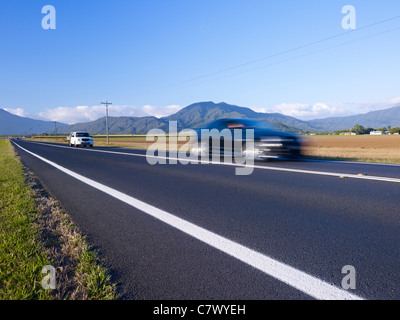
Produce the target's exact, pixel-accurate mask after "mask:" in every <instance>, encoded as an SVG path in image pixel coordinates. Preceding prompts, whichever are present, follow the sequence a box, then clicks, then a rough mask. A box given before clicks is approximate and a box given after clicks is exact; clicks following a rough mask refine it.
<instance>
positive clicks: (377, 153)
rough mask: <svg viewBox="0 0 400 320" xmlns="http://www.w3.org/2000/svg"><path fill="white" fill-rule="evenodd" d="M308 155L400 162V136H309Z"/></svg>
mask: <svg viewBox="0 0 400 320" xmlns="http://www.w3.org/2000/svg"><path fill="white" fill-rule="evenodd" d="M305 140H306V142H307V147H306V148H305V154H306V155H307V156H312V157H318V158H328V159H339V160H351V161H368V162H384V163H400V136H398V135H396V136H388V135H384V136H370V135H362V136H314V137H310V138H309V137H307V138H306V139H305Z"/></svg>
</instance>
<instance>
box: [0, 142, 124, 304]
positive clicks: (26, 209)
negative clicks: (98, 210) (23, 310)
mask: <svg viewBox="0 0 400 320" xmlns="http://www.w3.org/2000/svg"><path fill="white" fill-rule="evenodd" d="M0 199H1V202H0V300H51V299H57V300H86V299H92V300H111V299H116V298H117V293H116V285H115V284H113V283H111V280H110V275H109V274H108V272H107V269H106V268H105V267H104V265H103V262H102V261H101V260H100V259H99V257H98V255H97V253H96V252H95V251H94V250H93V249H92V248H91V247H90V246H89V245H88V244H87V241H86V238H85V237H84V236H83V235H82V234H81V233H80V232H79V230H78V228H77V227H76V226H75V225H74V224H73V222H72V220H71V219H70V218H69V216H68V215H67V214H66V213H65V212H64V211H63V209H62V208H61V207H60V205H59V204H58V202H57V201H56V199H54V198H52V197H51V196H50V195H49V194H48V193H47V192H46V191H45V190H44V189H43V187H42V186H41V185H40V182H39V180H38V179H37V178H36V177H35V176H34V174H33V173H32V172H29V171H26V170H25V169H24V167H23V165H22V164H21V162H20V161H19V159H18V158H17V157H16V155H15V153H14V150H13V148H12V146H11V144H10V142H9V141H8V140H0ZM46 265H52V266H53V267H54V268H55V270H56V274H55V275H56V289H53V290H49V289H47V290H45V289H43V287H42V280H43V278H44V277H45V276H46V274H42V273H41V271H42V268H43V267H44V266H46Z"/></svg>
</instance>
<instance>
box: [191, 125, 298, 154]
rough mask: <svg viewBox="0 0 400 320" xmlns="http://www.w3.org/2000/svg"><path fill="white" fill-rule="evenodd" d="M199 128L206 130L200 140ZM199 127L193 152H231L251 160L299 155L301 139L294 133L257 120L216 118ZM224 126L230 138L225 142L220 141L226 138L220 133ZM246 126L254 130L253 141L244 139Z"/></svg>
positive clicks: (200, 132)
mask: <svg viewBox="0 0 400 320" xmlns="http://www.w3.org/2000/svg"><path fill="white" fill-rule="evenodd" d="M203 129H208V130H209V132H210V135H209V138H208V139H203V140H202V139H201V138H202V136H201V134H202V130H203ZM203 129H196V133H197V136H198V140H199V141H198V149H197V150H194V152H197V153H198V154H203V153H208V154H210V155H211V154H215V153H219V154H220V155H225V154H231V155H235V156H236V155H239V156H242V157H245V158H252V159H255V160H268V159H286V158H289V159H296V158H298V157H300V155H301V142H300V139H299V138H298V137H297V136H296V135H295V134H292V133H288V132H282V131H280V130H279V129H278V128H276V127H274V126H272V125H267V124H266V123H264V122H261V121H257V120H250V119H219V120H216V121H214V122H212V123H210V124H209V125H207V126H206V127H205V128H203ZM212 129H216V130H212ZM224 129H228V130H230V133H231V137H232V138H231V139H230V140H229V141H225V143H224V140H226V139H227V138H226V137H225V136H224V135H222V134H221V132H222V130H224ZM237 129H239V130H237ZM246 129H253V130H254V131H253V132H254V143H250V142H249V140H246V138H247V137H246ZM235 131H236V136H235ZM225 133H227V131H226V130H225ZM203 138H204V137H203ZM217 140H219V143H215V142H216V141H217ZM217 142H218V141H217Z"/></svg>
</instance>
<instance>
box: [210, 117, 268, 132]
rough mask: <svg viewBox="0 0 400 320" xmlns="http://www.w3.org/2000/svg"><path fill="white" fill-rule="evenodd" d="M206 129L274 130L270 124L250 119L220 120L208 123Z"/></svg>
mask: <svg viewBox="0 0 400 320" xmlns="http://www.w3.org/2000/svg"><path fill="white" fill-rule="evenodd" d="M207 128H209V129H212V128H215V129H225V128H229V129H270V130H276V128H275V127H274V126H272V125H270V124H267V123H264V122H261V121H256V120H250V119H222V120H217V121H214V122H212V123H210V124H209V125H208V126H207Z"/></svg>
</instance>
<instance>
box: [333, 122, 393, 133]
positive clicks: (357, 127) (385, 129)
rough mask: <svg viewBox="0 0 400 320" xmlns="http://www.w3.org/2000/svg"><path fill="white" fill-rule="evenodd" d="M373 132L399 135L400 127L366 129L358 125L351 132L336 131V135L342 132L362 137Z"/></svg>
mask: <svg viewBox="0 0 400 320" xmlns="http://www.w3.org/2000/svg"><path fill="white" fill-rule="evenodd" d="M371 131H382V132H386V131H388V132H390V134H395V133H399V132H400V127H394V128H392V126H387V127H383V128H379V129H374V128H370V127H368V128H365V127H364V126H362V125H359V124H356V125H355V126H354V127H353V128H352V129H350V130H339V131H336V134H340V133H342V132H354V133H355V134H357V135H362V134H370V133H371Z"/></svg>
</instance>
